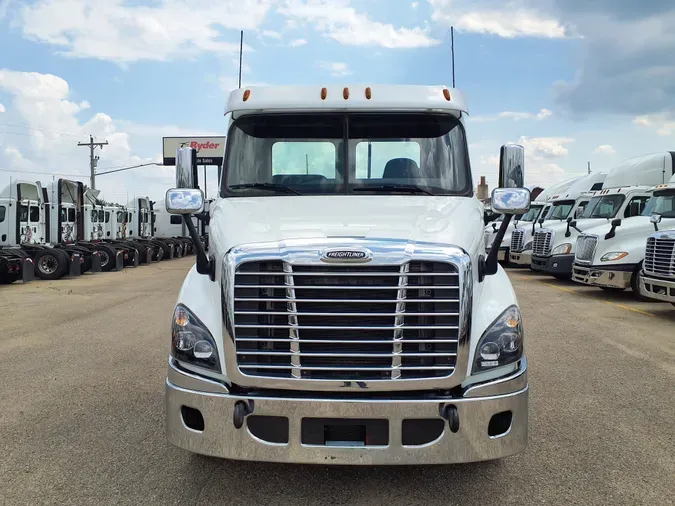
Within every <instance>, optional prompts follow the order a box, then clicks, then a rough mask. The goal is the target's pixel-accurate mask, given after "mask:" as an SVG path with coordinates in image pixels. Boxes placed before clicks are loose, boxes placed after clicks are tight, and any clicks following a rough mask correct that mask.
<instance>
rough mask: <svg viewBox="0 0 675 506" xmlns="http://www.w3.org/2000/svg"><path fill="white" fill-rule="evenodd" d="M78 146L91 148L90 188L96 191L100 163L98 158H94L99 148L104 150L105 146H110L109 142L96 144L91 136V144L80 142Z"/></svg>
mask: <svg viewBox="0 0 675 506" xmlns="http://www.w3.org/2000/svg"><path fill="white" fill-rule="evenodd" d="M77 145H78V146H88V147H89V170H90V173H91V175H90V176H89V187H90V188H91V189H92V190H95V189H96V164H97V163H98V156H94V150H95V149H96V148H97V147H100V148H101V149H103V146H107V145H108V141H105V142H94V138H93V137H92V136H91V135H90V136H89V142H78V143H77Z"/></svg>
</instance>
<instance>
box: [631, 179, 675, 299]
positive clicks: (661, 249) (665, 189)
mask: <svg viewBox="0 0 675 506" xmlns="http://www.w3.org/2000/svg"><path fill="white" fill-rule="evenodd" d="M644 214H645V215H646V214H650V221H651V223H652V224H653V225H654V229H655V230H656V231H655V232H654V233H652V234H651V235H650V236H649V237H648V238H647V244H646V247H645V253H644V261H643V263H642V276H641V277H640V293H641V294H642V295H643V296H644V297H646V298H648V299H654V300H660V301H664V302H670V303H671V304H672V305H673V306H675V223H673V221H675V177H673V178H671V180H670V182H669V183H668V184H667V185H660V186H659V187H658V188H656V190H655V191H654V197H653V200H650V202H649V204H648V208H647V209H645V212H644ZM664 221H667V223H663V222H664Z"/></svg>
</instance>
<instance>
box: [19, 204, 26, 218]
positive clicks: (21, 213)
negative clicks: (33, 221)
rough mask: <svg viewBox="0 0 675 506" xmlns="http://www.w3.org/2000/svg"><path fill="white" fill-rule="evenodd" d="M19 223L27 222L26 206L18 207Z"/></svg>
mask: <svg viewBox="0 0 675 506" xmlns="http://www.w3.org/2000/svg"><path fill="white" fill-rule="evenodd" d="M19 221H28V206H24V205H21V206H19Z"/></svg>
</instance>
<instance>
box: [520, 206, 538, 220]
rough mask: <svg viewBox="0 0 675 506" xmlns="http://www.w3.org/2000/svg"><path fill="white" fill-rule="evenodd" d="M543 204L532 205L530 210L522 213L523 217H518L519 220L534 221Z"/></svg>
mask: <svg viewBox="0 0 675 506" xmlns="http://www.w3.org/2000/svg"><path fill="white" fill-rule="evenodd" d="M542 207H543V206H532V207H530V210H529V211H527V212H526V213H525V214H523V217H522V218H520V221H534V220H536V219H537V216H539V211H541V208H542Z"/></svg>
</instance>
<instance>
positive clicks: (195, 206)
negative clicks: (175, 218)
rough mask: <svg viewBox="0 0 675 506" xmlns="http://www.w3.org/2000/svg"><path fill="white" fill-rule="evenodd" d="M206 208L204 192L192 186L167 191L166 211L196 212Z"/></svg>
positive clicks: (173, 212) (177, 212)
mask: <svg viewBox="0 0 675 506" xmlns="http://www.w3.org/2000/svg"><path fill="white" fill-rule="evenodd" d="M203 209H204V193H202V191H201V190H193V189H192V188H172V189H171V190H168V191H167V192H166V211H167V212H168V213H170V214H196V213H200V212H202V210H203Z"/></svg>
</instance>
